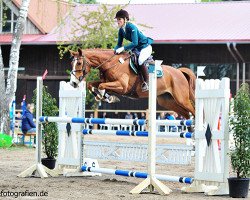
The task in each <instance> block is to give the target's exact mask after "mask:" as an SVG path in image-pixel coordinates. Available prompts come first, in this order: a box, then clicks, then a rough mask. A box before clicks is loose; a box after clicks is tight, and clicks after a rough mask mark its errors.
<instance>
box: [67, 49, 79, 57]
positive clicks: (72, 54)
mask: <svg viewBox="0 0 250 200" xmlns="http://www.w3.org/2000/svg"><path fill="white" fill-rule="evenodd" d="M69 53H70V55H71V56H76V55H77V54H78V53H77V52H75V51H72V50H69Z"/></svg>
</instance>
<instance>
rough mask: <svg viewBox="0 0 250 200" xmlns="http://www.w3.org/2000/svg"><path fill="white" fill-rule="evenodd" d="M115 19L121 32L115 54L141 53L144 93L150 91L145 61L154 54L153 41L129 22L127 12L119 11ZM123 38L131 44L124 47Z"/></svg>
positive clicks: (139, 61) (140, 62)
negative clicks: (130, 51)
mask: <svg viewBox="0 0 250 200" xmlns="http://www.w3.org/2000/svg"><path fill="white" fill-rule="evenodd" d="M115 19H116V20H117V23H118V27H119V32H118V42H117V46H116V47H115V53H116V54H119V53H121V52H123V51H124V50H134V49H136V50H137V51H139V52H140V55H139V59H138V63H139V65H140V67H141V72H142V76H143V79H144V82H143V83H142V91H147V90H148V83H147V82H148V67H147V66H146V65H145V61H146V60H147V59H148V58H149V57H150V55H151V53H152V46H151V44H152V43H153V39H151V38H149V37H146V36H145V35H144V34H143V33H142V32H141V31H140V30H139V29H138V28H137V27H136V26H135V25H134V24H132V23H131V22H129V14H128V12H127V11H126V10H123V9H121V10H119V11H118V12H117V13H116V15H115ZM123 38H125V39H126V40H129V41H130V42H131V43H130V44H128V45H125V46H122V43H123Z"/></svg>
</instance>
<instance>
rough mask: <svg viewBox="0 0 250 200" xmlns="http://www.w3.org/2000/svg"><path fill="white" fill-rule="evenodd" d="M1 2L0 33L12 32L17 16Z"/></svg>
mask: <svg viewBox="0 0 250 200" xmlns="http://www.w3.org/2000/svg"><path fill="white" fill-rule="evenodd" d="M0 4H1V13H0V14H1V16H0V20H1V30H0V32H1V33H13V32H14V28H15V25H16V22H17V16H16V15H15V14H14V12H13V11H12V10H11V9H10V8H9V7H8V6H7V5H6V4H5V3H3V2H2V1H1V2H0Z"/></svg>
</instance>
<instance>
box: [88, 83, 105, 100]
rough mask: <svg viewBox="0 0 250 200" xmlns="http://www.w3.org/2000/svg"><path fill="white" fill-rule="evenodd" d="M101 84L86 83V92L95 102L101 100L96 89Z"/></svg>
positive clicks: (101, 96)
mask: <svg viewBox="0 0 250 200" xmlns="http://www.w3.org/2000/svg"><path fill="white" fill-rule="evenodd" d="M101 83H102V82H101V81H92V82H88V85H87V88H88V90H89V91H90V92H91V93H92V94H93V95H94V96H95V100H96V101H100V100H102V99H103V95H102V94H101V93H100V92H99V90H98V87H99V85H100V84H101Z"/></svg>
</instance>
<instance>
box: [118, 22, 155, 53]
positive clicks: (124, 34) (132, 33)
mask: <svg viewBox="0 0 250 200" xmlns="http://www.w3.org/2000/svg"><path fill="white" fill-rule="evenodd" d="M124 38H125V39H126V40H128V41H130V42H131V43H130V44H128V45H125V46H124V49H125V50H133V49H135V48H136V49H137V50H138V51H141V50H142V49H143V48H145V47H147V46H148V45H150V44H152V43H153V39H152V38H149V37H146V36H145V35H144V34H143V33H142V32H141V31H139V29H138V28H137V27H136V26H135V25H134V24H132V23H130V22H127V23H126V26H125V31H124V30H123V28H120V29H119V32H118V42H117V46H116V47H115V50H116V49H118V48H120V47H122V43H123V39H124Z"/></svg>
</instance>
